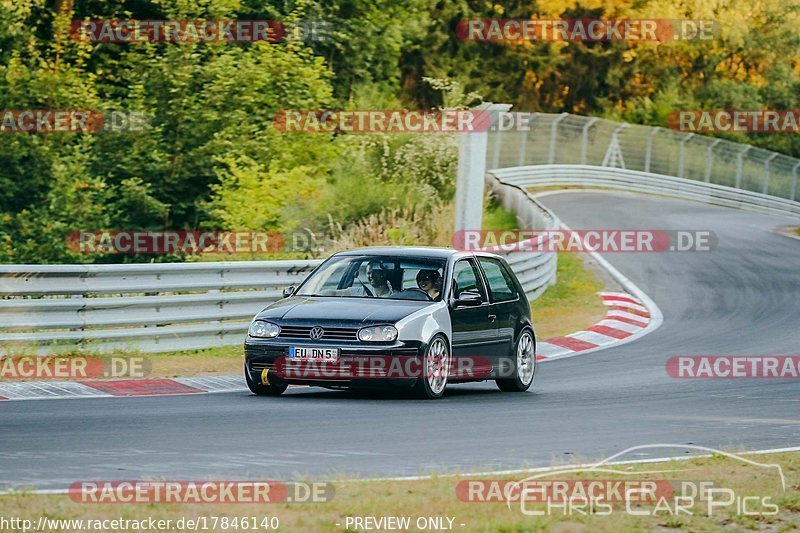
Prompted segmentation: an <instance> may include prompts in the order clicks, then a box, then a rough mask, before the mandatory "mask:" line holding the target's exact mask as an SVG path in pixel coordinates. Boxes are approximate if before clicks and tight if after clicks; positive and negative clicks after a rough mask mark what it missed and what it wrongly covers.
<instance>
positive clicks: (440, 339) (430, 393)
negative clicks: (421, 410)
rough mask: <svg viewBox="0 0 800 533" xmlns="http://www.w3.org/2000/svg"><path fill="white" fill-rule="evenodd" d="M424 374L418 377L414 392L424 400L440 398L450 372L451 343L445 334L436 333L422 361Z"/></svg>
mask: <svg viewBox="0 0 800 533" xmlns="http://www.w3.org/2000/svg"><path fill="white" fill-rule="evenodd" d="M421 367H422V373H423V375H422V376H420V377H419V378H417V383H416V385H415V386H414V394H415V396H417V397H418V398H422V399H424V400H438V399H439V398H441V397H442V396H443V395H444V389H445V388H446V387H447V378H448V376H449V373H450V345H449V344H448V342H447V339H446V338H445V336H444V335H441V334H439V335H435V336H434V337H433V338H432V339H431V342H430V343H428V347H427V348H426V349H425V356H424V359H423V361H422V365H421Z"/></svg>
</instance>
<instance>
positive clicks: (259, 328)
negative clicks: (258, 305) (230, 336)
mask: <svg viewBox="0 0 800 533" xmlns="http://www.w3.org/2000/svg"><path fill="white" fill-rule="evenodd" d="M280 332H281V328H280V327H279V326H278V325H277V324H273V323H272V322H265V321H264V320H253V323H252V324H250V330H249V331H248V332H247V333H248V334H249V335H250V336H251V337H259V338H262V339H271V338H273V337H277V336H278V334H279V333H280Z"/></svg>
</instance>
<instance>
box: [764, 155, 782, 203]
mask: <svg viewBox="0 0 800 533" xmlns="http://www.w3.org/2000/svg"><path fill="white" fill-rule="evenodd" d="M776 157H778V154H772V155H771V156H769V157H768V158H767V160H766V161H764V187H763V188H762V189H761V192H762V193H763V194H767V191H768V190H769V162H770V161H772V160H773V159H775V158H776Z"/></svg>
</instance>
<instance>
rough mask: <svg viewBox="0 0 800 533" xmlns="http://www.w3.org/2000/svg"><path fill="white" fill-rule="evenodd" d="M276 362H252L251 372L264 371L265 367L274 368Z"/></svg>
mask: <svg viewBox="0 0 800 533" xmlns="http://www.w3.org/2000/svg"><path fill="white" fill-rule="evenodd" d="M274 367H275V363H250V372H262V371H263V370H264V369H265V368H268V369H270V370H272V369H273V368H274Z"/></svg>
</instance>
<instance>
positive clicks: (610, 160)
mask: <svg viewBox="0 0 800 533" xmlns="http://www.w3.org/2000/svg"><path fill="white" fill-rule="evenodd" d="M627 127H628V123H627V122H623V123H622V124H620V125H619V126H617V128H616V129H615V130H614V133H612V134H611V142H610V143H608V149H607V150H606V155H605V157H603V163H602V166H604V167H616V166H617V158H618V157H619V163H620V165H621V166H622V168H625V158H624V157H623V156H622V147H621V146H620V145H619V132H621V131H622V130H624V129H625V128H627Z"/></svg>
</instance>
